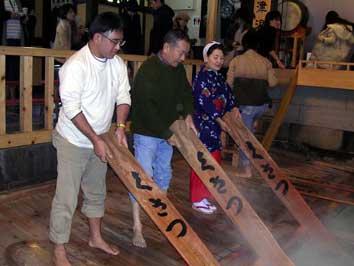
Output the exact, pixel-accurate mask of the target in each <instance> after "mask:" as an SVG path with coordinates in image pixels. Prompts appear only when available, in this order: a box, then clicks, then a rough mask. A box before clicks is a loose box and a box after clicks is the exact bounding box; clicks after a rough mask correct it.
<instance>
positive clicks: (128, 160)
mask: <svg viewBox="0 0 354 266" xmlns="http://www.w3.org/2000/svg"><path fill="white" fill-rule="evenodd" d="M102 138H103V140H104V141H105V142H106V144H107V145H108V147H109V149H110V151H111V153H112V155H113V158H107V160H108V162H109V164H110V165H111V167H112V169H113V170H114V172H115V173H116V174H117V175H118V177H119V178H120V179H121V181H122V182H123V184H124V185H125V186H126V187H127V188H128V190H129V191H130V192H131V193H132V194H133V195H134V197H135V198H136V200H137V201H138V202H139V204H140V206H141V207H142V208H143V209H144V210H145V212H146V213H147V214H148V215H149V217H150V218H151V219H152V221H153V222H154V223H155V224H156V225H157V227H158V228H159V229H160V230H161V232H162V233H163V234H164V235H165V236H166V238H167V239H168V240H169V241H170V242H171V244H172V245H173V246H174V247H175V248H176V250H177V251H178V252H179V254H180V255H181V256H182V257H183V259H184V260H185V261H186V263H188V265H196V266H199V265H200V266H202V265H205V266H206V265H208V266H209V265H210V266H213V265H219V263H218V262H217V260H216V259H215V258H214V257H213V255H212V254H211V253H210V251H209V250H208V249H207V247H206V246H205V245H204V243H203V242H202V241H201V240H200V239H199V237H198V236H197V234H196V233H195V232H194V231H193V229H192V227H190V225H189V224H188V223H187V221H186V220H184V218H183V217H182V215H181V214H180V213H179V212H178V211H177V209H176V208H175V207H174V206H173V204H172V203H171V202H170V200H169V199H168V198H167V196H166V194H165V193H163V192H162V191H161V190H160V189H159V187H158V186H157V185H156V184H155V183H154V181H153V180H152V179H151V178H150V177H149V176H148V175H147V174H146V173H145V171H144V170H143V168H142V167H141V166H140V165H139V163H138V162H137V161H136V160H135V158H134V157H133V155H132V154H131V153H130V152H129V150H128V149H127V148H125V147H123V146H120V145H119V144H118V142H117V140H116V137H115V136H114V133H113V131H110V132H109V133H106V134H104V135H102Z"/></svg>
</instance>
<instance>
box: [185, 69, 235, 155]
mask: <svg viewBox="0 0 354 266" xmlns="http://www.w3.org/2000/svg"><path fill="white" fill-rule="evenodd" d="M192 89H193V98H194V114H193V120H194V123H195V126H196V128H197V129H198V132H199V139H200V140H201V141H202V142H203V143H204V145H205V146H206V147H207V148H208V150H209V151H210V152H214V151H217V150H221V140H220V134H221V128H220V126H219V124H218V123H217V122H216V119H217V118H218V117H220V118H222V117H223V116H224V114H225V113H226V112H229V111H231V109H232V108H234V107H236V101H235V98H234V96H233V94H232V91H231V88H230V87H229V85H228V84H227V83H226V81H225V79H224V77H223V76H222V75H221V74H220V73H218V72H216V71H214V70H211V69H208V68H207V67H205V66H204V65H203V66H202V67H201V69H200V72H199V73H197V75H196V76H195V78H194V80H193V86H192Z"/></svg>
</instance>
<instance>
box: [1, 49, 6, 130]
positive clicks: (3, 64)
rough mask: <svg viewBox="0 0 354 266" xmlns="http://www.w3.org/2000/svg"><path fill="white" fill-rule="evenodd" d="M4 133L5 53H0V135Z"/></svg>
mask: <svg viewBox="0 0 354 266" xmlns="http://www.w3.org/2000/svg"><path fill="white" fill-rule="evenodd" d="M5 134H6V78H5V55H0V135H5Z"/></svg>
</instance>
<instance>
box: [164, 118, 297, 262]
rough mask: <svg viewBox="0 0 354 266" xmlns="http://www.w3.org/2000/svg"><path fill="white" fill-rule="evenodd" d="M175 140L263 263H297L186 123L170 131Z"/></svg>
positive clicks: (177, 125)
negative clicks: (291, 258)
mask: <svg viewBox="0 0 354 266" xmlns="http://www.w3.org/2000/svg"><path fill="white" fill-rule="evenodd" d="M170 129H171V130H172V132H173V133H174V135H173V139H174V141H175V142H176V143H177V148H178V149H179V151H180V152H181V153H182V155H183V156H184V158H185V159H186V160H187V162H188V163H189V164H190V165H191V167H192V168H193V170H194V171H195V172H196V173H197V174H198V176H199V177H200V179H201V180H202V182H203V183H204V185H205V186H206V187H207V188H208V190H209V191H210V193H211V194H212V195H213V197H214V198H215V200H216V201H217V202H218V203H219V204H220V206H221V208H222V209H223V210H224V212H225V213H226V215H227V216H228V217H229V218H230V219H231V221H232V222H233V223H234V224H236V225H237V226H238V228H239V230H240V231H241V233H242V235H243V236H244V238H245V239H246V240H247V241H248V243H249V244H250V245H251V247H252V248H253V249H254V250H255V252H256V254H257V255H258V256H259V258H260V259H261V260H262V262H263V263H262V265H263V266H286V265H294V263H293V262H292V261H291V260H290V259H289V258H288V257H287V256H286V254H285V253H284V252H283V250H282V249H281V248H280V247H279V245H278V243H277V242H276V241H275V239H274V238H273V236H272V234H271V233H270V231H269V230H268V228H267V227H266V226H265V225H264V223H263V222H262V220H261V219H260V218H259V217H258V215H257V214H256V212H255V211H254V210H253V209H252V207H251V206H250V204H249V203H248V202H247V200H246V199H245V198H244V197H243V196H242V194H241V193H240V192H239V190H238V189H237V188H236V186H235V185H234V184H233V182H232V181H231V180H230V178H229V177H228V176H227V175H226V173H225V172H224V171H223V169H222V168H221V166H220V165H219V164H218V163H217V162H216V161H215V159H214V158H213V157H212V156H211V155H210V153H209V152H208V150H207V149H206V148H205V146H204V145H203V144H202V143H201V141H200V140H199V139H198V137H197V136H196V135H195V134H194V132H192V130H191V129H189V128H187V126H186V123H185V122H184V121H183V120H178V121H175V122H174V123H173V124H172V126H171V127H170Z"/></svg>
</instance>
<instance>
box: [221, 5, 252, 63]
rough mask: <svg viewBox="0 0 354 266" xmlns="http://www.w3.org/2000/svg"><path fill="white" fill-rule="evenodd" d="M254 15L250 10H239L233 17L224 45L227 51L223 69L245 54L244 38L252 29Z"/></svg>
mask: <svg viewBox="0 0 354 266" xmlns="http://www.w3.org/2000/svg"><path fill="white" fill-rule="evenodd" d="M252 20H253V14H252V12H250V11H249V10H248V8H245V7H242V8H239V9H237V11H236V12H235V14H234V15H233V16H232V19H231V21H232V22H231V24H230V26H229V28H228V30H227V32H226V36H225V40H224V44H225V49H226V54H225V60H224V64H223V67H226V68H227V67H228V66H229V63H230V61H231V60H232V59H233V58H234V57H235V56H237V55H240V54H242V53H243V51H244V49H243V47H242V38H243V36H244V35H245V33H246V32H247V31H248V30H249V29H251V28H252Z"/></svg>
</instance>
